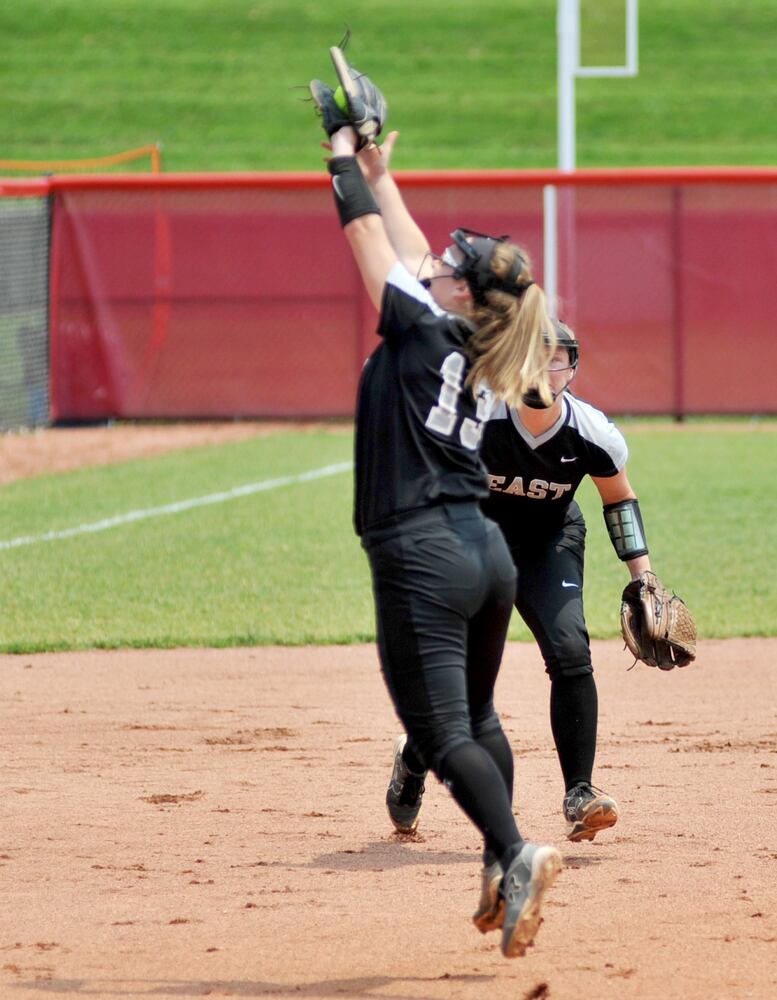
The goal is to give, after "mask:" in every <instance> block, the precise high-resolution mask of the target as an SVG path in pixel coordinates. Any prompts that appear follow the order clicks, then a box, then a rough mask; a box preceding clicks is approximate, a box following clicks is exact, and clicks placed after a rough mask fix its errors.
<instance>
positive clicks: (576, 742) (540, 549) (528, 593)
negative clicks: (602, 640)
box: [511, 503, 599, 789]
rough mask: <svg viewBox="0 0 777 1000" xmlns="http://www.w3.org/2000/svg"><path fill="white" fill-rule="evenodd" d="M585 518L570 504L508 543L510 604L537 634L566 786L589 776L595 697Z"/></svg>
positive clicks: (593, 753) (596, 708)
mask: <svg viewBox="0 0 777 1000" xmlns="http://www.w3.org/2000/svg"><path fill="white" fill-rule="evenodd" d="M585 534H586V528H585V521H584V519H583V515H582V513H581V511H580V508H579V507H578V505H577V504H576V503H572V504H570V507H569V509H568V511H567V514H566V517H565V521H564V524H563V525H562V527H561V529H560V530H559V531H557V532H555V533H554V534H553V535H551V536H550V537H549V538H546V539H537V538H534V539H532V540H531V541H530V542H526V543H525V544H523V545H513V546H512V547H511V554H512V557H513V561H514V562H515V566H516V569H517V571H518V582H517V589H516V597H515V606H516V608H517V610H518V612H519V614H520V615H521V617H522V618H523V620H524V621H525V622H526V624H527V625H528V626H529V628H530V629H531V631H532V634H533V635H534V638H535V639H536V640H537V644H538V646H539V647H540V651H541V652H542V657H543V660H544V661H545V671H546V673H547V674H548V676H549V677H550V681H551V689H550V724H551V730H552V732H553V740H554V743H555V745H556V752H557V754H558V759H559V764H560V766H561V772H562V775H563V778H564V786H565V788H566V789H569V788H571V787H572V786H573V785H575V784H577V782H579V781H588V782H590V781H591V778H592V774H593V766H594V759H595V756H596V734H597V727H598V715H599V703H598V695H597V690H596V682H595V681H594V678H593V666H592V664H591V645H590V641H589V637H588V629H587V628H586V624H585V614H584V609H583V571H584V563H585Z"/></svg>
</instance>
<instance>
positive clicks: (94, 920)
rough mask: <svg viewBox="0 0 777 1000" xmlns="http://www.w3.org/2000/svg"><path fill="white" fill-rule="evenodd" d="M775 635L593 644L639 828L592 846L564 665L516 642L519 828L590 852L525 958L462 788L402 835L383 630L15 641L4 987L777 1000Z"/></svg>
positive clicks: (508, 681) (7, 694)
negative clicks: (340, 643) (573, 808)
mask: <svg viewBox="0 0 777 1000" xmlns="http://www.w3.org/2000/svg"><path fill="white" fill-rule="evenodd" d="M773 650H774V646H773V645H772V644H771V643H770V642H768V641H766V640H749V641H728V642H710V643H706V644H702V646H701V649H700V659H699V663H698V665H697V666H694V667H691V668H688V669H686V670H684V671H679V670H678V671H674V672H673V673H670V674H660V673H658V672H657V671H651V670H649V669H648V668H645V667H637V668H635V669H634V670H632V671H631V672H627V670H626V668H627V666H628V659H627V657H626V654H625V653H624V652H623V650H622V649H621V648H620V647H619V644H613V643H595V662H596V664H597V677H598V681H599V689H600V700H601V725H600V752H599V761H598V770H597V777H598V780H599V782H600V783H601V784H602V785H604V786H606V787H607V789H608V790H610V791H611V792H612V793H613V794H614V795H615V796H616V797H617V798H618V799H619V800H620V803H621V807H622V820H621V822H620V824H619V825H618V826H617V827H616V828H615V829H614V830H612V831H610V832H609V833H606V834H603V835H600V836H599V837H598V838H597V840H596V841H595V842H594V843H593V844H580V845H571V844H568V843H567V842H566V841H565V840H564V839H563V824H562V818H561V815H560V808H559V807H560V799H561V791H562V790H561V787H560V781H559V774H558V765H557V763H556V761H555V757H554V755H553V753H552V752H551V750H550V736H549V724H548V721H547V700H548V687H547V681H546V679H545V677H544V675H543V673H542V669H541V665H540V663H539V659H538V656H537V653H536V652H535V650H534V648H533V647H532V646H530V645H523V644H512V645H511V646H510V647H509V648H508V652H507V656H506V661H505V664H504V668H503V672H502V676H501V678H500V681H499V688H498V703H499V705H500V708H501V710H502V712H503V715H504V717H505V724H506V727H507V729H508V733H509V736H510V739H511V742H512V744H513V746H514V749H515V752H516V755H517V762H516V763H517V788H518V812H519V816H520V822H521V826H522V829H523V831H524V833H525V834H526V835H527V836H530V837H531V838H536V839H541V840H548V841H551V842H553V843H556V844H557V845H558V846H559V847H560V848H561V849H562V851H563V854H564V856H565V864H566V868H565V870H564V871H563V872H562V874H561V876H560V877H559V880H558V882H557V883H556V886H555V887H554V888H553V890H552V891H551V893H550V894H549V896H548V901H547V906H546V909H545V923H544V926H543V927H542V929H541V931H540V934H539V936H538V939H537V943H536V946H535V947H534V948H533V949H531V950H530V952H529V953H528V955H527V956H526V957H525V958H523V959H516V960H513V961H509V962H508V961H506V960H504V959H502V957H501V955H500V953H499V950H498V942H497V935H489V936H487V937H482V936H481V935H480V934H478V932H477V931H476V930H475V929H474V928H473V927H472V925H471V924H470V922H469V918H470V914H471V912H472V910H473V908H474V905H475V902H476V897H477V893H478V869H479V864H478V858H477V849H478V844H477V839H476V836H475V835H474V833H473V830H472V828H471V827H470V825H469V823H468V822H467V821H466V820H465V819H464V817H463V815H461V814H460V813H459V812H458V810H457V808H456V807H455V805H454V803H453V802H452V800H451V799H450V798H449V796H448V793H447V792H446V791H445V789H443V788H442V787H441V786H439V785H438V784H437V783H436V782H431V783H430V787H429V790H428V792H427V796H426V801H425V803H424V809H423V813H422V826H421V836H419V837H418V838H417V839H416V840H413V841H402V840H400V839H399V838H397V837H396V836H395V835H393V834H392V833H391V832H390V827H389V824H388V819H387V817H386V815H385V811H384V804H383V795H384V791H385V786H386V782H387V778H388V772H389V765H390V756H391V744H392V738H393V736H394V734H395V732H396V724H395V722H394V720H393V717H392V713H391V710H390V708H389V705H388V700H387V697H386V695H385V693H384V690H383V685H382V682H381V680H380V676H379V672H378V668H377V661H376V657H375V652H374V649H373V648H372V647H364V646H357V647H329V648H317V649H312V648H310V649H277V648H271V649H242V650H219V651H215V650H175V651H165V652H155V651H142V652H112V653H109V652H92V653H88V654H67V655H54V654H45V655H36V656H15V657H11V656H2V657H0V692H2V699H3V705H4V725H3V732H2V749H3V761H4V766H3V773H4V818H3V824H2V834H1V835H0V836H1V837H2V841H1V842H0V865H2V890H0V891H1V892H2V906H1V907H0V914H1V916H0V996H2V997H3V998H20V1000H21V998H26V997H30V998H35V997H37V998H41V997H44V996H52V995H54V996H64V997H81V996H83V997H105V998H113V997H152V996H153V997H168V996H169V997H190V996H191V997H197V996H233V997H308V998H317V1000H318V998H330V997H331V998H335V997H343V996H347V997H369V998H387V1000H416V998H421V1000H423V998H429V1000H436V998H441V1000H442V998H449V997H456V998H461V1000H476V998H482V997H487V998H489V1000H497V998H511V1000H516V998H517V1000H523V998H527V1000H528V998H534V1000H541V998H554V1000H560V998H579V997H581V996H584V997H592V998H599V997H612V998H618V1000H621V998H631V997H633V998H640V1000H648V998H666V997H678V998H680V997H683V998H686V1000H702V998H703V1000H709V998H711V997H712V998H721V997H725V998H728V997H731V998H737V1000H738V998H743V997H757V998H763V1000H766V998H767V997H774V996H775V995H777V962H776V960H775V956H776V955H777V879H776V878H775V871H777V864H776V862H777V708H776V707H775V699H774V674H773V667H772V662H771V660H772V657H773Z"/></svg>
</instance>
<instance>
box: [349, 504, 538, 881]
mask: <svg viewBox="0 0 777 1000" xmlns="http://www.w3.org/2000/svg"><path fill="white" fill-rule="evenodd" d="M363 544H364V548H365V550H366V552H367V556H368V558H369V562H370V568H371V571H372V582H373V593H374V597H375V610H376V620H377V638H378V651H379V656H380V662H381V669H382V672H383V676H384V679H385V682H386V686H387V688H388V691H389V694H390V695H391V698H392V701H393V703H394V707H395V709H396V712H397V715H398V716H399V719H400V721H401V722H402V725H403V726H404V728H405V731H406V732H407V734H408V738H409V740H410V742H411V743H412V746H413V749H414V751H415V753H416V754H417V755H418V756H419V757H420V758H421V759H422V760H423V761H424V762H425V763H426V765H427V766H428V767H429V768H431V770H432V771H434V773H435V774H436V775H437V777H438V778H439V779H440V780H441V781H444V782H445V784H446V785H447V786H448V787H449V788H450V790H451V793H452V794H453V796H454V798H455V799H456V801H457V802H458V803H459V805H460V806H461V807H462V809H464V811H465V812H466V813H467V815H468V816H469V817H470V819H472V820H473V822H474V823H475V824H476V826H478V828H479V829H480V831H481V832H482V834H483V836H484V840H485V843H486V847H487V849H489V850H492V851H493V852H494V853H495V854H496V855H497V856H498V857H502V858H503V859H504V858H505V857H507V860H508V863H509V860H510V858H511V857H512V854H513V853H514V851H515V849H516V845H517V848H518V849H519V847H520V844H521V843H522V841H521V839H520V834H519V833H518V830H517V827H516V825H515V820H514V817H513V814H512V805H511V794H512V755H511V753H510V751H509V744H508V743H507V740H506V737H505V736H504V733H503V731H502V727H501V723H500V721H499V718H498V716H497V714H496V711H495V709H494V701H493V694H494V685H495V683H496V678H497V674H498V672H499V666H500V663H501V659H502V653H503V650H504V643H505V639H506V636H507V628H508V625H509V622H510V615H511V612H512V606H513V601H514V598H515V567H514V565H513V561H512V559H511V557H510V552H509V550H508V548H507V545H506V543H505V541H504V537H503V535H502V533H501V531H500V529H499V528H498V526H497V525H496V524H494V523H493V522H492V521H489V520H487V519H486V518H485V517H484V516H483V514H482V513H481V511H480V507H479V505H478V504H477V503H444V504H438V505H435V506H433V507H428V508H424V509H423V510H421V511H417V512H413V513H410V514H408V515H406V516H404V517H398V518H396V519H395V521H394V523H393V524H392V525H390V526H388V527H386V528H383V529H381V530H380V531H373V532H370V533H369V534H367V535H366V536H365V537H364V538H363ZM507 758H509V763H508V762H507ZM500 764H501V767H500ZM506 771H509V774H508V773H505V772H506Z"/></svg>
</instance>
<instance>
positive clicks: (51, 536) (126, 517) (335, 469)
mask: <svg viewBox="0 0 777 1000" xmlns="http://www.w3.org/2000/svg"><path fill="white" fill-rule="evenodd" d="M352 468H353V463H352V462H338V463H337V464H335V465H324V466H322V467H321V468H320V469H311V470H310V471H309V472H300V473H298V474H297V475H295V476H280V477H279V478H278V479H265V480H262V481H261V482H258V483H247V484H246V485H245V486H235V487H234V489H231V490H224V491H223V492H221V493H209V494H207V495H206V496H203V497H192V498H191V499H189V500H179V501H178V502H177V503H168V504H165V505H164V506H162V507H148V508H146V509H145V510H131V511H129V512H128V513H127V514H118V515H117V516H116V517H106V518H103V520H101V521H93V522H92V523H91V524H79V525H76V527H74V528H64V529H63V530H62V531H46V532H44V533H43V534H42V535H22V536H20V537H19V538H9V539H7V540H5V541H0V550H4V549H16V548H19V547H20V546H22V545H35V544H36V543H37V542H56V541H59V540H60V539H63V538H73V537H74V536H75V535H88V534H94V533H95V532H97V531H107V530H108V528H116V527H118V526H119V525H121V524H130V523H131V522H133V521H144V520H146V519H147V518H150V517H162V516H164V515H166V514H180V513H181V511H184V510H192V509H193V508H194V507H205V506H207V505H208V504H214V503H226V502H227V501H228V500H236V499H238V497H245V496H250V495H251V494H252V493H264V492H266V491H267V490H275V489H278V488H279V487H281V486H292V485H294V484H295V483H305V482H308V481H309V480H311V479H324V478H325V477H326V476H336V475H337V474H338V473H340V472H348V471H349V470H350V469H352Z"/></svg>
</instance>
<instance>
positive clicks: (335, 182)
mask: <svg viewBox="0 0 777 1000" xmlns="http://www.w3.org/2000/svg"><path fill="white" fill-rule="evenodd" d="M332 187H333V188H334V189H335V194H336V195H337V197H338V198H339V199H340V201H345V195H344V194H343V191H342V188H341V187H340V178H339V177H338V176H337V174H335V176H334V177H333V178H332ZM561 461H562V462H563V461H564V459H563V458H562V459H561Z"/></svg>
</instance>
